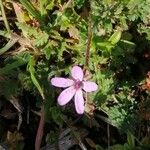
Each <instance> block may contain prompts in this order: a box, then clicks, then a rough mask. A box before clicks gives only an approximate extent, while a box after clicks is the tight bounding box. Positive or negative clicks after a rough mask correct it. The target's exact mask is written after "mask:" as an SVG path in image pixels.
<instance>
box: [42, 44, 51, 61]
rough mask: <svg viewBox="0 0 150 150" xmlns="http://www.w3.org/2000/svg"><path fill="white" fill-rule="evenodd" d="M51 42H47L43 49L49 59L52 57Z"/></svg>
mask: <svg viewBox="0 0 150 150" xmlns="http://www.w3.org/2000/svg"><path fill="white" fill-rule="evenodd" d="M51 50H52V49H51V44H50V43H49V44H47V45H46V46H45V47H44V49H43V51H44V54H45V57H46V59H47V60H49V59H50V57H51Z"/></svg>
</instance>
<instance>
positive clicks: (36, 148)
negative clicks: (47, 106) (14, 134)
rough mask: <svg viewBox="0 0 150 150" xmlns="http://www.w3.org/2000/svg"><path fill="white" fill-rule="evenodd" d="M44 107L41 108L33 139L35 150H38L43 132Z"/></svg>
mask: <svg viewBox="0 0 150 150" xmlns="http://www.w3.org/2000/svg"><path fill="white" fill-rule="evenodd" d="M44 120H45V119H44V105H43V106H42V108H41V118H40V122H39V126H38V130H37V133H36V139H35V150H40V147H41V143H42V137H43V131H44Z"/></svg>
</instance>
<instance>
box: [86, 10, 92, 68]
mask: <svg viewBox="0 0 150 150" xmlns="http://www.w3.org/2000/svg"><path fill="white" fill-rule="evenodd" d="M91 41H92V18H91V13H90V12H89V22H88V41H87V48H86V54H85V68H87V67H88V65H89V59H90V47H91Z"/></svg>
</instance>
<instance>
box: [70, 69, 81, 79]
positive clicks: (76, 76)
mask: <svg viewBox="0 0 150 150" xmlns="http://www.w3.org/2000/svg"><path fill="white" fill-rule="evenodd" d="M71 76H72V77H73V78H74V79H76V80H80V81H82V80H83V70H82V69H81V68H80V67H79V66H74V67H73V68H72V69H71Z"/></svg>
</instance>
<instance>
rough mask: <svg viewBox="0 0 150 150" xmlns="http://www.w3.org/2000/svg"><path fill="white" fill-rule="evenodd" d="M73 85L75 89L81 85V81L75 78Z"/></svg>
mask: <svg viewBox="0 0 150 150" xmlns="http://www.w3.org/2000/svg"><path fill="white" fill-rule="evenodd" d="M74 87H75V89H76V90H78V89H79V88H81V87H82V81H79V80H76V81H75V83H74Z"/></svg>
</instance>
